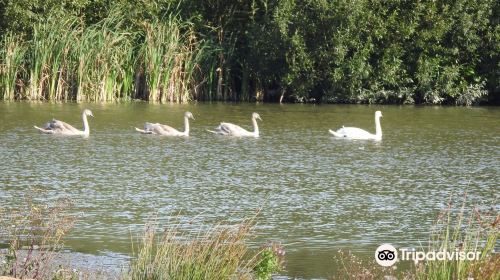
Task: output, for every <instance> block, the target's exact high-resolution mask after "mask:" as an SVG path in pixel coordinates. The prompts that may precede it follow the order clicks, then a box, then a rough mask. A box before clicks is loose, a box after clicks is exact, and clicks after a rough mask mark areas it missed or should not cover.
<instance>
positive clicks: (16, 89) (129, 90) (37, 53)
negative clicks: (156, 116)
mask: <svg viewBox="0 0 500 280" xmlns="http://www.w3.org/2000/svg"><path fill="white" fill-rule="evenodd" d="M213 50H214V48H213V44H211V43H210V41H208V40H202V39H200V38H199V34H198V33H197V32H195V29H194V25H193V24H192V23H191V22H190V21H189V20H183V19H180V17H178V16H177V15H176V14H170V15H168V16H166V17H164V18H162V19H156V20H151V21H149V22H143V23H136V24H131V23H130V22H129V21H128V19H127V17H126V16H125V15H124V14H123V13H122V12H120V11H119V10H113V11H111V12H110V13H109V15H108V16H107V17H106V18H105V19H103V20H102V21H100V22H98V23H95V24H92V25H89V26H84V24H83V23H82V22H81V20H79V19H78V18H72V17H69V18H67V19H59V18H48V19H46V20H43V21H40V22H38V23H36V24H35V25H34V28H33V34H31V36H30V37H29V39H27V40H26V41H22V40H20V39H17V38H15V37H14V36H13V35H12V34H11V35H9V34H7V35H4V36H3V37H2V42H1V43H0V59H1V60H0V66H1V67H0V83H1V84H0V89H1V90H2V92H1V93H0V98H1V99H14V98H17V99H28V100H77V101H113V100H117V99H122V100H130V99H134V98H142V97H146V98H147V99H148V100H150V101H159V102H186V101H189V100H191V99H193V98H200V99H201V98H204V96H203V93H204V92H208V93H210V91H209V90H203V89H201V87H202V85H203V86H205V87H206V88H210V87H212V85H213V81H214V79H213V74H212V73H211V72H213V69H214V65H213V64H212V65H210V63H209V62H210V61H213V58H212V56H214V53H215V52H214V51H213ZM207 63H208V65H209V66H208V67H207V66H206V65H207ZM144 82H145V84H143V83H144ZM24 85H26V86H24Z"/></svg>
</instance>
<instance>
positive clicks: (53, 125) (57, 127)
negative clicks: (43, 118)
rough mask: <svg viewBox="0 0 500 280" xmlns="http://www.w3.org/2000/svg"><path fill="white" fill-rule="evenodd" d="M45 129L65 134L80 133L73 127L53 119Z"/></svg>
mask: <svg viewBox="0 0 500 280" xmlns="http://www.w3.org/2000/svg"><path fill="white" fill-rule="evenodd" d="M45 129H47V130H53V131H54V132H59V133H64V132H72V133H75V132H79V130H78V129H76V128H74V127H73V126H72V125H70V124H68V123H65V122H63V121H59V120H56V119H53V120H52V121H50V122H48V123H47V124H46V125H45Z"/></svg>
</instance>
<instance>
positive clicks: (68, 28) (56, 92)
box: [25, 18, 79, 100]
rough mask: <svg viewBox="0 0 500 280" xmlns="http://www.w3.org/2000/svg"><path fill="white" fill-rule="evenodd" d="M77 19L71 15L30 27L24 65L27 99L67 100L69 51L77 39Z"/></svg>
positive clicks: (50, 19)
mask: <svg viewBox="0 0 500 280" xmlns="http://www.w3.org/2000/svg"><path fill="white" fill-rule="evenodd" d="M78 30H79V29H78V28H77V22H76V20H75V19H73V18H69V19H56V18H49V19H47V20H46V21H43V22H39V23H37V24H36V25H35V27H34V29H33V37H32V39H31V40H30V41H28V44H29V46H30V47H29V50H28V54H27V61H26V67H27V68H28V69H29V71H28V72H29V88H28V92H27V93H26V96H25V97H26V98H27V99H29V100H64V99H68V98H69V96H68V90H69V85H70V83H69V82H70V81H69V76H68V75H69V74H70V73H71V71H72V69H70V67H71V62H70V52H71V47H72V44H74V41H75V40H76V39H77V37H76V35H77V34H76V33H77V31H78Z"/></svg>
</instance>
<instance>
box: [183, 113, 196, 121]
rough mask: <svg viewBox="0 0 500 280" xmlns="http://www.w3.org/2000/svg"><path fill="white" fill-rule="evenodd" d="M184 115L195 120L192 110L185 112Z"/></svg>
mask: <svg viewBox="0 0 500 280" xmlns="http://www.w3.org/2000/svg"><path fill="white" fill-rule="evenodd" d="M184 117H186V118H188V119H193V120H194V117H193V114H192V113H191V112H186V113H184Z"/></svg>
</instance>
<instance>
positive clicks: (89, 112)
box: [83, 109, 94, 117]
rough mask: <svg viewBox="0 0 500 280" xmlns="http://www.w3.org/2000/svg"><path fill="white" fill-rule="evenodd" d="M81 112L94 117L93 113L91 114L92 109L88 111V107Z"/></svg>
mask: <svg viewBox="0 0 500 280" xmlns="http://www.w3.org/2000/svg"><path fill="white" fill-rule="evenodd" d="M83 114H84V115H85V116H90V117H94V115H93V114H92V111H90V110H89V109H85V110H83Z"/></svg>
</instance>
